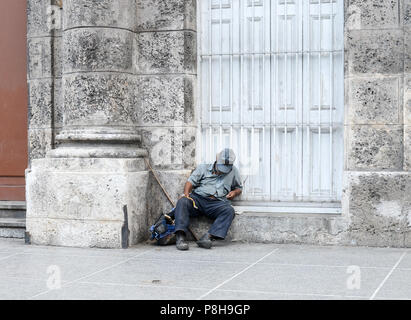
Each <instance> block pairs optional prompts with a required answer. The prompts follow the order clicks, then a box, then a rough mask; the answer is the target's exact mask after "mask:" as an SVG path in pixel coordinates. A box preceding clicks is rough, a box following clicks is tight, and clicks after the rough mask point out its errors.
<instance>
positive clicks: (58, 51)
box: [53, 36, 63, 78]
mask: <svg viewBox="0 0 411 320" xmlns="http://www.w3.org/2000/svg"><path fill="white" fill-rule="evenodd" d="M53 54H54V56H53V59H54V60H53V69H54V73H53V74H54V77H55V78H61V76H62V73H63V37H62V36H60V37H53Z"/></svg>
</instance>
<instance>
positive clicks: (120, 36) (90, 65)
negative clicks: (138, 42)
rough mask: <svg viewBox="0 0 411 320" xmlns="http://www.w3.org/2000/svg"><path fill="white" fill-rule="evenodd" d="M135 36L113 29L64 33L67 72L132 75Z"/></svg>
mask: <svg viewBox="0 0 411 320" xmlns="http://www.w3.org/2000/svg"><path fill="white" fill-rule="evenodd" d="M134 38H135V37H134V33H133V32H130V31H128V30H123V29H113V28H80V29H71V30H67V31H65V32H64V36H63V39H64V58H63V60H64V72H65V73H70V72H76V71H120V72H129V73H132V72H133V42H134Z"/></svg>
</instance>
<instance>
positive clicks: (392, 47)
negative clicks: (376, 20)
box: [346, 29, 404, 75]
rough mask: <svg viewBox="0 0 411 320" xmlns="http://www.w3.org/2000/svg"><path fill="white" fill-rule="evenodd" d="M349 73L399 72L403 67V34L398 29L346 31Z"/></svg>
mask: <svg viewBox="0 0 411 320" xmlns="http://www.w3.org/2000/svg"><path fill="white" fill-rule="evenodd" d="M346 50H347V54H348V57H347V58H348V71H349V73H351V74H373V75H374V74H375V73H381V74H399V73H402V72H403V67H404V36H403V31H402V30H400V29H398V30H390V29H389V30H352V31H351V32H349V33H346Z"/></svg>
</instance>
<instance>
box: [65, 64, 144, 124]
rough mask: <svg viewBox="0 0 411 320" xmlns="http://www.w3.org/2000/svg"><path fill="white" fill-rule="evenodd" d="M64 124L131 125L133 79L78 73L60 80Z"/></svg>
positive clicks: (123, 76)
mask: <svg viewBox="0 0 411 320" xmlns="http://www.w3.org/2000/svg"><path fill="white" fill-rule="evenodd" d="M63 87H64V124H65V125H96V126H98V125H108V124H117V125H119V124H123V125H127V124H134V123H135V111H134V108H135V90H136V86H135V79H134V76H132V75H128V74H116V73H100V72H99V73H83V74H82V73H80V74H70V75H65V76H64V77H63Z"/></svg>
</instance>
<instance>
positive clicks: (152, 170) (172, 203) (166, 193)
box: [144, 158, 198, 241]
mask: <svg viewBox="0 0 411 320" xmlns="http://www.w3.org/2000/svg"><path fill="white" fill-rule="evenodd" d="M144 160H145V162H146V164H147V167H148V168H149V169H150V171H151V172H152V173H153V176H154V178H155V179H156V181H157V183H158V184H159V185H160V188H161V190H163V192H164V194H165V195H166V197H167V199H168V201H170V203H171V205H172V206H173V207H174V208H175V206H176V204H175V203H174V201H173V200H172V199H171V197H170V195H169V194H168V192H167V191H166V189H165V188H164V186H163V184H162V183H161V181H160V179H159V177H158V175H157V172H156V171H154V169H153V168H152V167H151V165H150V162H149V161H148V159H147V158H144ZM188 231H190V232H191V234H192V235H193V238H194V240H195V241H197V240H198V238H197V235H196V234H195V233H194V232H193V230H191V229H190V227H189V228H188Z"/></svg>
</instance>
